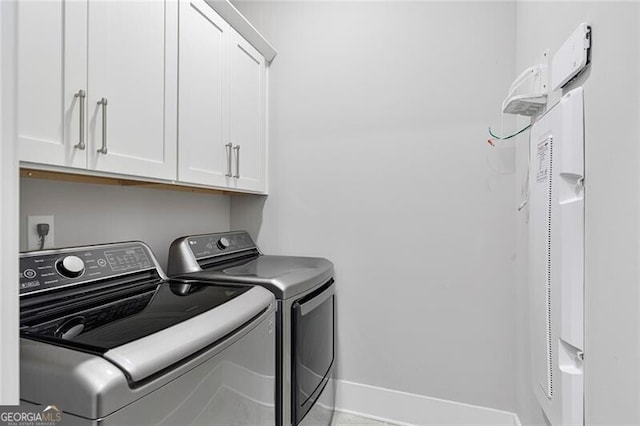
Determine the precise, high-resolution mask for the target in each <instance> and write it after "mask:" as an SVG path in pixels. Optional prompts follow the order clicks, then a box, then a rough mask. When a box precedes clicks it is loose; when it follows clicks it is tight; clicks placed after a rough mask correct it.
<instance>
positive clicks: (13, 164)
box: [0, 1, 20, 405]
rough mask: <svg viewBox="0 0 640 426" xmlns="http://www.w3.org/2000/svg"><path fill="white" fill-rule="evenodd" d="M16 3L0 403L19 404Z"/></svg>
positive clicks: (6, 85) (8, 51) (2, 17)
mask: <svg viewBox="0 0 640 426" xmlns="http://www.w3.org/2000/svg"><path fill="white" fill-rule="evenodd" d="M16 4H17V3H16V2H14V1H1V2H0V40H1V42H0V405H17V404H18V402H19V400H18V399H19V393H20V389H19V385H20V382H19V374H18V372H19V367H20V365H19V352H18V351H19V340H18V339H19V338H18V311H19V308H18V222H19V220H18V214H19V213H18V208H19V207H18V182H19V179H18V154H17V152H18V149H17V142H16V136H15V128H16V95H15V90H16V89H15V87H16V84H15V79H16V70H15V67H16V60H15V53H16V52H15V31H14V30H15V28H14V27H15V14H16Z"/></svg>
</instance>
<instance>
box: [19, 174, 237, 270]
mask: <svg viewBox="0 0 640 426" xmlns="http://www.w3.org/2000/svg"><path fill="white" fill-rule="evenodd" d="M29 215H35V216H40V215H54V227H55V245H56V247H66V246H76V245H84V244H99V243H108V242H116V241H129V240H142V241H144V242H146V243H147V244H149V245H150V246H151V248H152V249H153V252H154V254H155V255H156V257H157V258H158V261H159V262H160V265H161V266H162V267H163V268H164V267H166V263H167V255H168V251H169V245H170V244H171V242H172V241H173V240H174V239H175V238H177V237H181V236H184V235H189V234H199V233H206V232H221V231H227V230H229V197H228V196H226V195H211V194H195V193H189V192H177V191H164V190H156V189H145V188H131V187H124V186H109V185H93V184H82V183H70V182H57V181H48V180H39V179H29V178H22V179H20V246H21V247H20V248H21V250H25V249H26V241H27V237H26V231H27V225H26V223H27V220H26V219H27V216H29Z"/></svg>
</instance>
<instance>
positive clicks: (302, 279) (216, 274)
mask: <svg viewBox="0 0 640 426" xmlns="http://www.w3.org/2000/svg"><path fill="white" fill-rule="evenodd" d="M185 276H188V277H189V278H191V279H196V280H207V281H217V282H226V283H236V284H258V285H261V286H263V287H265V288H267V289H269V290H270V291H271V292H272V293H273V294H274V295H275V296H276V298H278V299H288V298H289V297H293V296H296V295H299V294H302V293H305V292H306V291H308V290H311V289H312V288H314V287H315V286H317V285H319V284H323V283H325V282H326V281H327V280H329V279H330V278H331V277H332V276H333V263H331V262H330V261H329V260H327V259H324V258H320V257H297V256H267V255H263V256H257V257H255V258H253V259H251V260H249V261H248V262H245V263H242V264H240V265H236V266H230V267H228V268H219V267H218V268H215V270H214V269H205V270H203V271H201V272H194V273H191V274H189V275H185Z"/></svg>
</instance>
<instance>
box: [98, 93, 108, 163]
mask: <svg viewBox="0 0 640 426" xmlns="http://www.w3.org/2000/svg"><path fill="white" fill-rule="evenodd" d="M98 105H102V148H100V149H99V150H98V152H99V153H100V154H105V155H106V154H107V98H102V99H100V100H99V101H98Z"/></svg>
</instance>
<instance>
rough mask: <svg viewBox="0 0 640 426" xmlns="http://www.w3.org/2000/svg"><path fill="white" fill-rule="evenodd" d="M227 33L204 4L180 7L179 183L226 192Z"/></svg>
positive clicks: (199, 0) (187, 2)
mask: <svg viewBox="0 0 640 426" xmlns="http://www.w3.org/2000/svg"><path fill="white" fill-rule="evenodd" d="M229 31H230V27H229V25H228V24H227V23H226V22H225V21H224V20H223V19H222V18H221V17H220V16H218V15H217V14H216V13H215V12H214V11H213V9H211V7H210V6H209V5H207V4H206V3H205V2H204V0H184V1H181V2H180V49H179V51H180V56H179V70H180V72H179V76H180V77H179V86H178V87H179V94H178V99H179V107H178V114H179V118H178V126H179V127H178V149H179V151H178V180H180V181H182V182H191V183H198V184H203V185H216V186H227V185H228V182H230V180H231V177H230V176H231V171H230V167H231V147H230V146H225V144H227V143H228V125H227V123H228V117H229V106H228V104H229V101H228V96H229V90H228V86H229V85H228V74H227V73H228V69H229V64H228V54H227V51H228V42H227V38H228V37H229Z"/></svg>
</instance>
